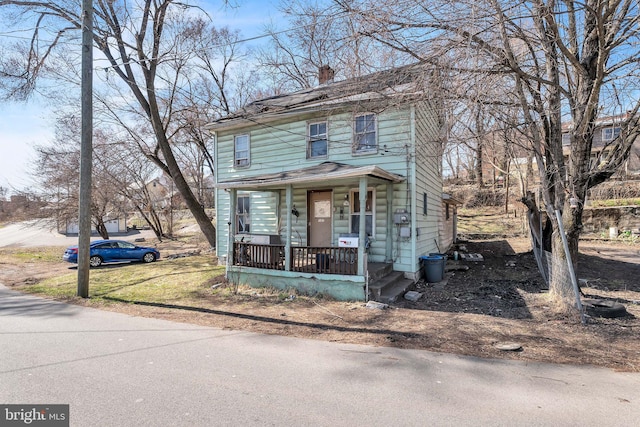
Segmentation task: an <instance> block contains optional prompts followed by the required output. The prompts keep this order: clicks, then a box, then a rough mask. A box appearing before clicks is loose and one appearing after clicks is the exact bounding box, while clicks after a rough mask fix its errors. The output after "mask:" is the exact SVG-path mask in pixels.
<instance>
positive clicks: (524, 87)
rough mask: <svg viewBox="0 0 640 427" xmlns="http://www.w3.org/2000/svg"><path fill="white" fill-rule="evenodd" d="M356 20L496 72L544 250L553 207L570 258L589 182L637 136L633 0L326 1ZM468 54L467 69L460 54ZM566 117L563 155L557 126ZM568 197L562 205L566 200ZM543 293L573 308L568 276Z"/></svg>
mask: <svg viewBox="0 0 640 427" xmlns="http://www.w3.org/2000/svg"><path fill="white" fill-rule="evenodd" d="M334 4H335V5H336V6H337V7H338V8H339V9H340V10H341V11H343V12H345V13H350V14H352V15H353V16H357V17H359V18H360V26H361V28H362V30H361V32H363V33H366V34H367V35H369V36H370V37H372V38H373V39H375V40H377V41H379V42H381V43H385V44H387V45H388V46H391V47H393V48H395V49H398V50H400V51H401V52H404V53H407V54H410V55H412V56H413V57H415V58H416V59H418V60H421V61H430V62H433V61H434V60H435V58H438V59H440V61H439V64H442V61H441V58H442V57H448V58H452V59H454V60H453V61H451V62H450V63H449V69H450V70H451V71H452V72H456V73H461V74H464V75H468V76H470V77H471V76H474V75H477V74H482V75H486V74H491V75H494V76H502V79H503V81H504V87H509V88H511V90H509V91H508V92H505V93H503V96H502V98H503V99H508V101H509V102H510V103H513V104H514V105H517V110H518V112H519V114H518V116H519V119H520V128H521V129H522V133H523V134H525V135H527V137H528V138H529V141H530V150H531V151H532V152H533V153H534V156H535V158H536V163H537V166H538V169H539V174H540V177H541V182H542V189H541V193H542V198H543V205H544V209H545V210H546V211H547V217H548V218H549V220H550V221H551V225H552V230H553V241H552V248H553V252H554V256H555V257H557V259H559V260H562V259H565V257H564V251H563V243H562V239H561V235H560V232H559V223H558V220H557V219H556V218H557V217H556V212H562V213H563V215H562V218H563V220H562V222H563V225H564V229H565V230H566V237H567V240H568V246H569V249H570V251H569V253H570V254H571V255H572V260H573V262H574V264H575V262H576V260H577V257H576V255H577V252H578V240H579V236H580V232H581V230H582V212H583V207H584V205H583V203H584V200H585V196H586V192H587V190H588V189H589V188H591V187H593V186H595V185H598V184H599V183H601V182H603V181H605V180H607V179H608V178H609V177H611V175H612V174H613V173H615V171H616V170H617V168H618V167H619V166H620V165H621V164H622V163H623V162H624V160H625V159H626V158H627V157H628V155H629V152H630V149H631V146H632V145H633V142H634V141H635V140H636V138H637V136H638V133H639V130H640V129H639V128H640V125H639V122H638V114H637V113H638V109H639V107H640V101H639V100H638V98H637V94H636V93H637V81H638V77H639V76H638V74H639V67H638V62H639V61H640V56H639V55H638V48H637V46H638V41H639V37H640V34H639V29H638V28H639V26H638V25H639V23H640V21H639V20H640V13H639V6H638V3H637V1H635V0H612V1H604V0H584V1H580V2H578V1H573V0H564V1H555V0H518V1H515V2H514V1H508V2H507V1H502V0H480V1H476V0H474V1H467V0H462V1H453V0H442V1H438V0H436V1H433V2H422V1H418V0H399V1H398V0H393V1H386V0H377V1H375V2H374V1H369V0H363V1H351V0H334ZM470 56H472V57H473V58H474V59H475V62H474V64H475V66H474V68H473V69H470V68H469V66H468V64H469V63H468V61H461V60H460V59H462V58H469V57H470ZM624 111H629V114H628V115H627V116H626V117H627V119H626V120H624V121H623V122H621V123H620V126H621V128H622V131H621V133H620V136H619V137H617V138H616V139H615V140H614V142H613V143H612V145H611V146H610V149H609V150H607V152H606V154H605V155H604V156H603V157H601V158H600V159H599V162H595V163H594V164H591V163H590V155H591V147H592V143H593V134H594V129H595V124H596V120H597V118H598V117H599V116H600V115H606V114H612V113H615V112H624ZM563 121H565V122H570V123H571V124H572V125H571V129H570V131H569V132H570V141H571V144H570V146H568V147H567V149H568V150H569V155H568V157H567V158H565V156H564V155H563V145H562V123H563ZM570 199H573V201H575V202H577V203H573V204H572V207H570V206H569V200H570ZM550 286H551V291H552V294H553V295H554V296H555V297H557V300H558V301H559V303H560V304H561V305H563V306H564V307H566V308H570V307H571V306H573V302H572V301H573V298H574V293H573V290H572V287H571V282H570V281H567V280H563V278H562V277H561V276H559V275H557V274H555V270H554V271H553V272H552V275H551V278H550Z"/></svg>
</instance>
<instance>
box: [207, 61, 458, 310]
mask: <svg viewBox="0 0 640 427" xmlns="http://www.w3.org/2000/svg"><path fill="white" fill-rule="evenodd" d="M431 75H432V72H431V71H430V70H429V69H427V68H426V67H424V66H422V65H413V66H408V67H403V68H398V69H393V70H388V71H384V72H378V73H374V74H371V75H367V76H364V77H361V78H355V79H349V80H344V81H339V82H334V81H333V72H332V70H331V69H330V68H328V67H323V68H321V70H320V79H319V80H320V85H319V86H317V87H315V88H312V89H306V90H301V91H298V92H294V93H291V94H286V95H281V96H275V97H272V98H266V99H261V100H258V101H255V102H253V103H251V104H249V105H247V106H246V107H245V108H244V109H242V110H241V111H238V112H236V113H235V114H232V115H229V116H227V117H223V118H221V119H220V120H217V121H215V122H213V123H210V124H209V125H207V127H208V129H210V130H211V131H213V133H214V135H215V153H216V156H215V159H216V162H217V164H216V168H215V170H216V176H215V196H216V211H217V212H216V214H217V218H218V233H217V238H218V242H217V249H218V256H219V259H220V260H221V261H222V262H224V263H226V266H227V275H228V279H229V280H230V281H231V282H233V283H242V284H249V285H251V286H274V287H277V288H282V289H287V288H296V289H298V290H299V291H301V292H305V293H316V292H317V293H326V294H330V295H332V296H333V297H335V298H337V299H341V300H365V299H367V298H375V299H378V300H383V299H385V298H393V296H392V295H391V292H393V291H392V290H391V289H390V288H391V287H392V286H388V285H386V282H389V283H391V284H392V285H394V284H395V285H399V284H400V285H401V284H405V285H407V284H409V285H410V284H411V283H412V282H413V281H416V280H418V279H419V278H420V277H421V269H420V256H421V255H425V254H429V253H432V252H440V251H445V250H446V249H447V248H448V246H449V245H450V244H451V241H452V238H451V236H452V235H451V234H449V232H446V233H444V234H443V231H444V230H445V229H447V228H448V226H446V227H445V226H444V225H443V224H442V221H443V219H444V220H446V219H445V217H443V212H444V210H446V206H451V203H443V198H442V176H441V175H442V174H441V158H442V155H441V153H442V146H443V143H444V140H443V138H444V137H443V135H444V134H445V132H444V131H443V123H444V120H443V117H441V116H440V114H441V112H442V110H443V109H442V108H440V106H439V105H438V102H437V100H436V98H435V97H434V96H432V95H431V94H435V93H438V90H440V89H439V88H438V87H436V86H434V84H433V82H432V81H431V79H430V76H431ZM445 234H446V235H445ZM385 277H386V279H385ZM396 292H397V291H396Z"/></svg>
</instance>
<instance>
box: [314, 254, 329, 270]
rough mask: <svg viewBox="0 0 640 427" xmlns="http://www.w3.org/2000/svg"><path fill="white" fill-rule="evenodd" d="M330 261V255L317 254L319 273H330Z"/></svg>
mask: <svg viewBox="0 0 640 427" xmlns="http://www.w3.org/2000/svg"><path fill="white" fill-rule="evenodd" d="M330 260H331V258H330V257H329V254H316V270H317V271H318V272H319V273H320V272H326V271H328V270H329V262H330Z"/></svg>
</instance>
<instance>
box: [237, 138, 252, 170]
mask: <svg viewBox="0 0 640 427" xmlns="http://www.w3.org/2000/svg"><path fill="white" fill-rule="evenodd" d="M233 158H234V162H233V163H234V165H235V166H249V135H236V136H234V137H233Z"/></svg>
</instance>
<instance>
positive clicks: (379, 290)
mask: <svg viewBox="0 0 640 427" xmlns="http://www.w3.org/2000/svg"><path fill="white" fill-rule="evenodd" d="M413 284H414V282H413V280H411V279H405V277H404V273H402V272H401V271H394V272H391V273H390V274H387V275H386V276H384V277H383V278H381V279H379V280H376V281H374V282H373V283H370V284H369V298H370V299H371V300H374V301H378V302H383V303H391V302H395V301H396V300H397V299H398V296H400V295H402V294H404V292H406V291H407V290H408V289H409V288H411V286H413Z"/></svg>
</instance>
